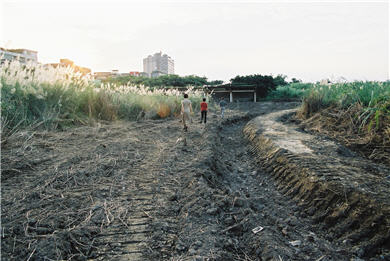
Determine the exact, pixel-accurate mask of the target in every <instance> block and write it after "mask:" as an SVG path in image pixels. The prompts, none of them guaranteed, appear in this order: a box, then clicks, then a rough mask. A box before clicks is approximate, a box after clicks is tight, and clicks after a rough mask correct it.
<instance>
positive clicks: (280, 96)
mask: <svg viewBox="0 0 390 261" xmlns="http://www.w3.org/2000/svg"><path fill="white" fill-rule="evenodd" d="M312 88H313V84H311V83H299V82H293V83H290V84H288V85H280V86H278V87H276V89H275V90H272V91H271V92H270V93H269V94H268V95H267V100H288V99H302V98H303V97H304V96H307V95H308V94H309V92H310V90H311V89H312Z"/></svg>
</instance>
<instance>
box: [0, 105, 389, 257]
mask: <svg viewBox="0 0 390 261" xmlns="http://www.w3.org/2000/svg"><path fill="white" fill-rule="evenodd" d="M296 106H297V104H296V103H261V104H253V103H248V104H234V105H232V106H231V107H230V109H229V110H227V112H226V118H225V119H223V120H221V119H220V118H219V117H218V115H217V112H214V111H211V112H210V113H209V122H208V123H207V124H206V125H202V124H200V123H198V122H197V120H198V119H197V118H196V119H195V118H194V123H193V124H192V125H191V126H190V128H189V132H188V133H184V132H183V131H182V126H181V123H180V122H179V121H178V119H168V120H144V121H141V122H118V123H114V124H97V125H96V126H87V127H79V128H74V129H71V130H67V131H63V132H33V133H32V132H24V133H20V134H19V135H17V136H15V137H14V138H13V139H12V140H10V142H9V143H8V144H6V145H4V146H3V148H2V159H1V160H2V185H1V189H2V206H1V207H2V231H1V232H2V233H1V234H2V243H1V247H2V259H3V260H318V261H319V260H322V261H325V260H356V261H357V260H362V259H361V258H367V259H369V258H373V260H377V259H379V260H383V259H386V258H388V256H386V253H387V252H386V251H387V250H384V251H382V252H378V253H379V254H377V253H376V254H375V255H371V257H370V256H367V257H365V256H364V254H361V253H360V254H359V253H358V252H356V251H354V250H353V249H352V246H351V247H346V246H345V245H344V244H343V243H342V242H341V241H340V240H338V238H337V237H336V236H334V237H329V235H328V230H327V229H326V227H323V228H322V227H320V226H318V224H317V223H315V221H316V220H315V219H314V218H313V217H312V216H310V215H307V214H306V212H305V211H304V209H303V208H302V206H301V205H299V204H297V203H298V202H296V200H294V198H292V197H290V196H287V195H286V193H285V194H283V193H281V191H282V190H281V188H280V184H279V183H276V182H275V180H274V179H273V177H272V176H271V175H269V174H268V173H267V171H265V170H264V169H263V168H261V167H260V164H259V162H257V160H256V156H255V155H254V154H253V153H252V152H251V151H253V150H252V149H251V145H250V144H248V140H247V139H246V138H245V137H244V135H243V133H242V130H243V128H244V126H245V125H246V124H247V122H248V121H249V120H250V119H252V118H254V117H255V116H257V115H263V114H269V113H271V112H273V111H280V110H285V109H291V108H294V107H296ZM184 140H186V142H187V145H186V146H185V145H184ZM278 186H279V187H278ZM253 229H255V230H253ZM359 256H360V257H359Z"/></svg>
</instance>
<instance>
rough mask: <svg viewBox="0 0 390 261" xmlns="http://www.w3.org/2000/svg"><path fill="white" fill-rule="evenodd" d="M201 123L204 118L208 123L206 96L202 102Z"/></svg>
mask: <svg viewBox="0 0 390 261" xmlns="http://www.w3.org/2000/svg"><path fill="white" fill-rule="evenodd" d="M200 114H201V116H200V123H202V122H203V119H204V123H205V124H206V118H207V102H206V98H203V102H201V103H200Z"/></svg>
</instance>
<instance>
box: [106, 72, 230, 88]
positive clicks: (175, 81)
mask: <svg viewBox="0 0 390 261" xmlns="http://www.w3.org/2000/svg"><path fill="white" fill-rule="evenodd" d="M103 82H104V83H111V84H119V85H133V86H140V85H142V86H148V87H166V86H171V87H185V86H204V85H218V84H222V83H223V81H219V80H216V81H208V80H207V78H206V77H200V76H196V75H189V76H184V77H181V76H179V75H175V74H171V75H162V76H159V77H156V78H148V77H144V76H141V77H137V76H118V77H110V78H108V79H107V80H104V81H103Z"/></svg>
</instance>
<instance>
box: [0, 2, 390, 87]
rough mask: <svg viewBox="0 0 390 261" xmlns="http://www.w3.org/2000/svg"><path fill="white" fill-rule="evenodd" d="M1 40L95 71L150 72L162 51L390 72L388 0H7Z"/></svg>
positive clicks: (306, 75) (262, 70) (302, 75)
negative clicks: (149, 63) (146, 64)
mask: <svg viewBox="0 0 390 261" xmlns="http://www.w3.org/2000/svg"><path fill="white" fill-rule="evenodd" d="M0 3H1V4H0V17H1V19H0V46H1V47H5V48H27V49H32V50H36V51H38V60H39V61H40V62H42V63H48V62H58V60H59V59H60V58H69V59H71V60H73V61H75V63H76V64H78V65H81V66H85V67H89V68H91V69H92V70H93V71H111V70H112V69H119V71H120V72H129V71H142V69H143V68H142V59H143V58H144V57H146V56H147V55H149V54H153V53H156V52H159V51H162V52H163V53H166V54H168V55H169V56H171V57H172V58H173V59H174V60H175V73H177V74H179V75H189V74H195V75H199V76H206V77H208V78H209V79H211V80H215V79H222V80H229V79H231V78H233V77H234V76H236V75H247V74H255V73H259V74H273V75H277V74H285V75H288V76H289V77H290V78H291V77H295V78H299V79H302V80H304V81H316V80H320V79H323V78H327V77H332V76H333V77H339V76H344V77H346V78H347V79H348V80H354V79H360V80H387V79H389V3H388V1H358V2H357V1H354V2H353V1H320V0H317V1H261V0H259V1H180V2H179V1H124V0H123V1H119V0H111V1H109V0H104V1H103V0H100V1H98V0H94V1H92V0H84V1H83V0H78V1H75V0H50V1H49V0H46V1H42V0H0Z"/></svg>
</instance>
